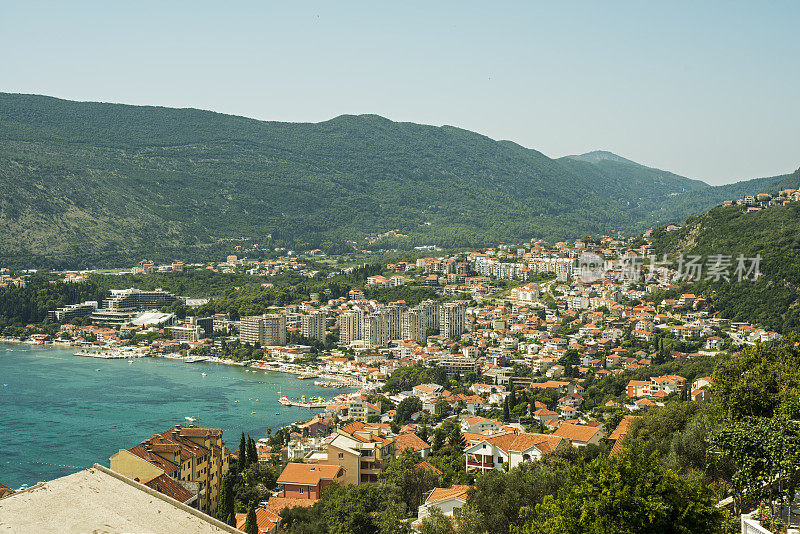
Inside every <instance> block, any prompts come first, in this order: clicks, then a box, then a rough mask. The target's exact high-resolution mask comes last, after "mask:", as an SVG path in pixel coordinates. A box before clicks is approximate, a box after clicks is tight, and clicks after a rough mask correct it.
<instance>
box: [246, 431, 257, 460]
mask: <svg viewBox="0 0 800 534" xmlns="http://www.w3.org/2000/svg"><path fill="white" fill-rule="evenodd" d="M247 438H248V440H249V441H248V442H247V465H255V464H257V463H258V449H256V440H254V439H253V438H251V437H250V436H247Z"/></svg>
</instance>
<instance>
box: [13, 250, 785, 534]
mask: <svg viewBox="0 0 800 534" xmlns="http://www.w3.org/2000/svg"><path fill="white" fill-rule="evenodd" d="M651 252H652V250H651V248H650V244H649V243H648V241H647V240H646V239H645V240H642V239H635V240H634V239H622V238H611V237H604V238H600V239H598V240H596V241H594V242H588V241H576V242H572V243H564V242H560V243H555V244H553V245H548V244H546V243H544V242H542V241H539V240H534V241H531V242H527V243H522V244H520V245H519V246H499V247H495V248H486V249H481V250H478V251H473V252H465V253H459V254H453V255H446V256H441V257H420V258H419V259H417V260H415V261H408V262H402V261H400V262H392V263H387V264H382V265H380V266H379V268H377V269H373V270H377V271H379V272H377V273H376V274H366V273H365V274H364V276H363V280H362V282H361V283H362V285H361V286H360V287H359V286H354V287H352V288H351V289H348V290H347V292H346V294H345V295H343V296H341V297H337V298H327V299H325V298H324V297H323V296H321V295H320V294H317V293H312V294H309V295H307V298H305V299H303V300H302V301H301V302H298V303H291V304H287V305H284V306H273V307H270V308H268V309H265V310H264V313H262V314H258V315H251V316H240V317H233V316H231V314H219V313H216V314H212V315H209V316H200V315H199V314H197V312H198V311H199V310H203V306H204V305H207V304H208V303H209V299H193V298H191V297H181V296H177V295H175V294H173V293H170V292H168V291H165V290H162V289H157V290H140V289H133V288H129V289H114V290H111V291H110V292H109V294H108V295H107V298H105V299H103V300H102V301H86V302H82V303H78V304H73V305H68V306H65V307H61V308H57V309H52V310H50V311H49V312H48V314H47V315H48V320H47V321H46V323H49V324H50V325H51V327H50V332H51V333H42V332H40V331H39V330H40V329H41V328H42V327H41V326H40V325H30V326H29V327H28V328H27V329H26V331H25V332H24V334H23V335H22V336H16V337H7V338H4V340H5V341H15V342H20V341H24V342H25V343H32V344H66V345H69V346H74V347H78V348H79V349H80V350H79V351H78V352H77V353H76V354H78V355H81V356H87V357H95V358H136V357H148V356H149V357H166V358H173V359H176V358H177V359H183V360H185V361H187V362H196V361H212V362H219V363H227V364H232V365H240V366H245V367H247V368H248V369H261V370H267V371H278V372H286V373H293V374H295V375H297V377H298V378H300V379H315V380H316V382H315V383H316V384H318V385H323V386H326V387H331V388H350V390H351V391H352V392H350V393H343V394H339V395H336V396H335V397H333V398H330V399H316V400H313V399H311V400H306V399H286V398H284V399H281V402H282V403H286V404H291V405H296V406H305V407H308V408H311V409H316V411H317V413H316V415H314V417H312V418H310V419H308V420H303V421H297V423H296V424H293V425H290V426H289V427H286V428H283V429H280V431H276V432H275V433H273V434H270V435H265V436H256V437H255V439H252V438H250V437H249V436H248V438H247V440H245V437H244V435H243V436H242V442H241V445H240V447H239V449H238V451H236V452H234V453H232V454H231V453H230V452H229V451H228V448H227V446H226V445H225V442H224V441H222V438H221V436H222V430H221V429H218V428H197V427H195V426H193V425H191V424H189V425H188V426H181V425H178V426H176V427H175V428H174V429H168V430H166V431H165V430H163V429H153V432H155V433H154V435H153V437H152V438H149V439H148V440H146V441H144V442H142V443H141V444H138V445H135V446H133V447H131V448H128V449H120V452H119V453H118V454H116V455H114V456H112V457H111V458H110V461H109V465H110V469H111V472H112V473H113V474H114V475H113V476H118V475H122V476H124V477H127V478H128V479H132V480H134V481H136V482H140V483H142V484H144V485H145V486H148V487H150V488H156V489H158V491H160V492H161V493H163V494H166V495H168V496H170V497H172V498H174V499H176V500H178V501H179V502H181V503H185V504H188V505H191V506H193V507H196V508H198V509H200V510H202V511H205V512H207V513H210V514H212V515H214V516H215V517H218V518H219V519H220V520H221V521H223V522H225V523H227V524H230V525H233V526H235V527H237V528H239V529H240V530H244V529H245V523H246V522H247V521H248V519H247V515H248V513H249V512H252V514H255V515H254V517H255V521H257V523H258V528H259V531H260V532H269V533H271V532H277V531H278V529H279V528H280V525H281V522H282V521H283V515H285V514H286V511H287V510H292V509H294V508H297V507H301V508H308V507H310V506H313V505H314V503H316V502H317V501H319V499H320V498H321V495H322V490H323V489H324V488H325V486H326V485H328V484H330V483H336V484H337V485H363V484H375V483H378V482H379V480H382V479H383V478H384V477H385V476H386V470H387V467H388V466H390V465H392V463H393V462H401V461H402V462H404V465H406V467H407V468H410V469H411V470H412V471H413V472H419V473H420V477H421V478H422V479H423V481H424V483H423V484H422V488H421V489H420V491H419V492H418V494H417V495H416V496H415V499H413V500H410V501H408V502H407V503H406V504H407V506H408V510H409V512H412V511H413V512H414V513H415V519H413V521H410V526H411V527H413V528H417V527H420V526H421V525H422V524H423V523H425V521H426V519H428V518H429V517H430V516H431V514H433V515H434V516H436V517H439V516H444V517H449V518H452V517H453V516H454V514H457V513H458V512H457V510H458V509H459V508H460V507H461V506H463V505H464V503H466V502H467V499H468V498H469V497H468V496H469V491H470V488H472V487H473V486H474V484H475V482H476V480H478V479H480V476H481V475H482V474H484V473H487V472H490V471H500V472H507V471H508V470H509V469H513V468H515V467H517V466H519V465H521V464H524V463H526V462H531V461H534V460H537V459H541V458H543V457H545V456H547V455H552V454H564V452H563V451H564V449H565V448H573V449H576V450H578V451H582V452H581V454H584V455H588V457H595V456H597V455H598V454H610V455H612V456H613V455H615V454H618V453H620V451H621V450H622V443H623V441H624V439H625V436H626V434H627V432H628V430H629V429H630V428H631V427H632V426H633V425H632V422H634V421H635V420H636V419H637V418H641V416H642V414H645V413H647V411H648V410H649V409H651V408H654V407H663V406H665V405H666V404H669V403H670V402H671V401H673V400H675V399H680V400H683V401H686V402H694V403H704V402H706V401H708V400H709V399H710V395H711V393H710V392H711V386H712V383H713V380H712V377H711V376H710V375H711V373H712V371H713V366H714V362H716V361H717V360H718V359H719V357H720V356H721V355H723V354H725V353H727V352H732V351H736V350H739V349H741V348H743V347H747V346H755V345H757V344H761V343H766V342H770V341H777V340H779V339H780V338H781V336H780V335H779V334H777V333H775V332H772V331H767V330H765V329H763V328H760V327H759V326H758V325H754V324H748V323H741V322H731V321H729V320H726V319H724V318H722V317H719V316H718V315H716V314H714V313H709V312H708V311H707V308H708V304H709V303H708V301H707V300H706V299H704V298H702V297H699V296H697V295H694V294H688V293H681V294H675V292H676V291H678V290H679V289H680V285H679V283H680V279H681V277H682V276H684V275H685V274H686V273H681V272H680V269H676V268H673V267H672V266H668V265H667V263H666V262H655V261H652V262H651V263H650V264H648V263H647V259H648V257H650V258H652V254H651ZM713 266H714V265H711V266H710V267H709V268H711V267H713ZM716 267H719V266H718V265H717V266H716ZM187 268H188V269H195V270H208V269H212V270H214V271H219V272H222V273H233V272H244V273H247V274H250V275H260V276H270V275H274V274H275V273H276V272H280V271H281V270H284V269H289V270H295V271H303V272H304V275H305V273H310V272H311V271H309V270H308V269H307V268H306V266H305V265H304V263H303V260H302V259H300V258H297V257H286V258H284V259H281V260H270V261H267V262H262V261H248V260H247V259H239V258H237V257H235V256H228V257H227V258H226V259H225V262H223V263H220V264H214V265H213V266H212V265H209V266H206V265H195V266H186V265H184V264H183V263H181V262H174V263H172V264H171V265H168V266H162V267H156V266H154V265H153V264H152V263H151V262H147V261H143V262H140V263H139V264H138V265H137V266H135V267H134V268H133V269H132V273H133V274H137V275H140V276H145V277H146V276H148V275H150V274H152V273H157V272H162V273H163V272H177V273H181V272H183V271H184V270H185V269H187ZM348 271H349V272H354V270H353V269H352V268H350V269H348ZM4 276H6V278H5V279H4V281H5V283H7V284H8V283H13V284H17V285H18V286H19V285H24V284H25V280H26V278H27V277H29V276H30V274H22V275H17V276H14V277H11V276H10V275H9V274H6V275H4ZM93 276H97V274H96V273H93V272H88V271H84V272H63V273H58V276H57V279H55V280H53V281H52V283H54V284H81V283H86V282H87V281H88V280H91V279H92V277H93ZM311 276H318V277H320V276H321V277H323V278H325V277H328V276H330V275H325V274H320V273H313V274H312V275H311ZM401 289H417V290H424V291H425V292H424V293H423V296H427V297H428V298H424V299H422V300H419V301H418V302H415V303H413V304H410V303H409V302H407V301H405V300H395V301H385V299H378V298H374V297H375V296H377V295H381V293H382V292H391V291H398V290H401ZM365 293H367V294H369V295H371V296H372V297H373V298H367V297H366V296H365ZM671 294H674V296H673V297H670V295H671ZM409 295H418V293H409ZM176 306H181V307H183V308H182V310H183V312H184V314H183V315H184V318H183V319H180V318H179V317H178V314H177V313H176V308H175V307H176ZM170 310H173V311H170ZM52 325H55V326H57V330H53V328H52ZM45 326H47V324H45ZM665 366H671V367H672V368H676V369H685V371H680V372H678V371H676V372H667V373H664V372H661V370H663V369H664V368H665ZM617 377H619V379H617ZM251 441H252V449H253V450H252V451H251V450H250V449H251ZM120 445H121V446H123V445H124V444H120ZM124 446H129V445H124ZM442 451H446V455H443V453H442ZM557 451H562V452H557ZM248 456H249V460H248V459H247V458H248ZM453 458H456V460H455V462H457V463H456V464H455V465H454V463H453V462H454V460H453ZM248 461H250V462H251V463H252V464H263V465H265V466H270V468H271V469H279V470H280V471H279V474H278V473H277V472H276V474H278V476H277V478H276V479H275V480H274V481H273V484H274V487H270V488H265V489H266V490H268V491H267V492H266V494H264V495H263V498H261V500H259V501H258V502H250V503H247V506H248V507H250V509H249V510H241V509H239V510H237V507H236V506H234V502H238V501H236V500H235V499H234V498H233V497H232V496H231V492H232V491H233V489H232V487H228V488H225V487H224V486H225V485H226V484H229V485H231V486H232V485H233V482H232V481H231V479H230V477H228V478H226V474H227V473H229V471H231V470H232V469H233V470H236V469H238V470H239V471H241V470H243V468H244V465H246V462H248ZM232 466H233V467H232ZM237 466H238V467H237ZM102 472H103V473H105V472H106V471H105V470H103V471H102ZM225 481H227V482H225ZM9 491H10V490H9ZM223 494H225V495H224V496H223ZM241 506H242V504H239V508H241ZM237 512H238V513H237ZM252 514H251V515H252ZM249 521H250V522H252V521H253V519H252V517H251V519H250V520H249Z"/></svg>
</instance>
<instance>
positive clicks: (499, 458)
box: [497, 456, 503, 464]
mask: <svg viewBox="0 0 800 534" xmlns="http://www.w3.org/2000/svg"><path fill="white" fill-rule="evenodd" d="M497 463H498V464H502V463H503V458H501V457H500V456H498V457H497Z"/></svg>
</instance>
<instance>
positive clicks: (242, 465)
mask: <svg viewBox="0 0 800 534" xmlns="http://www.w3.org/2000/svg"><path fill="white" fill-rule="evenodd" d="M246 468H247V442H246V441H245V439H244V432H242V440H241V441H240V442H239V469H240V470H242V471H244V470H245V469H246Z"/></svg>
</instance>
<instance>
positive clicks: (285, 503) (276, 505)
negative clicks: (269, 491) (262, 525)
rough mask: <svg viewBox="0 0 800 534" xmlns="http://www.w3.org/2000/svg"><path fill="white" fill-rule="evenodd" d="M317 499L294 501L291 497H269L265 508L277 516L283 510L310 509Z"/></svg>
mask: <svg viewBox="0 0 800 534" xmlns="http://www.w3.org/2000/svg"><path fill="white" fill-rule="evenodd" d="M318 500H319V499H295V498H293V497H270V498H269V501H267V505H266V506H265V508H266V509H267V510H269V511H271V512H272V513H274V514H279V513H280V512H281V511H282V510H284V509H285V508H297V507H298V506H300V507H302V508H311V506H313V505H314V503H315V502H317V501H318Z"/></svg>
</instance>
